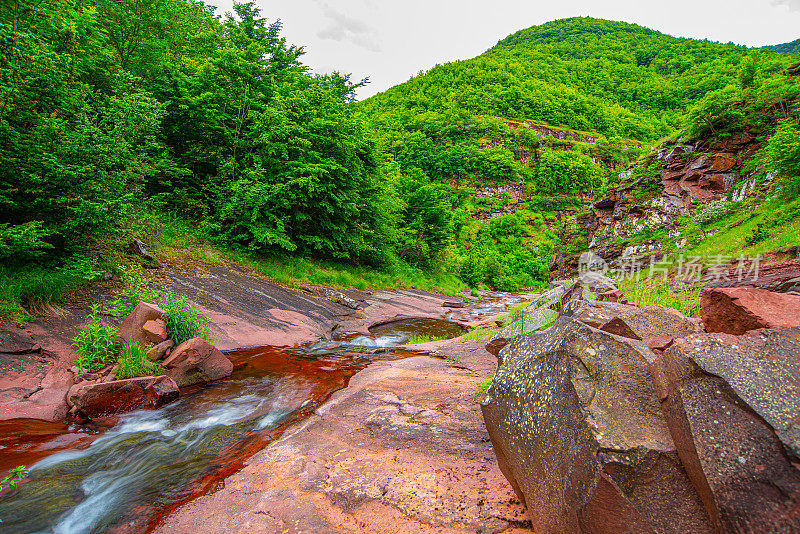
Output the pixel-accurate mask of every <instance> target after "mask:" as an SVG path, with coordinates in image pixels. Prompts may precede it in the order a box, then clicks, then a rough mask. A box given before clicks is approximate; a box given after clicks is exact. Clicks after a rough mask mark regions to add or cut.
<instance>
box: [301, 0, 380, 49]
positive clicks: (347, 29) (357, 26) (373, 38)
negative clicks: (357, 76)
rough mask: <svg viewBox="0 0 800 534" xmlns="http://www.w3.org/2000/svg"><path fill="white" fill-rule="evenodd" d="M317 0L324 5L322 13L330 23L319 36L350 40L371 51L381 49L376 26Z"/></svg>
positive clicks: (317, 0)
mask: <svg viewBox="0 0 800 534" xmlns="http://www.w3.org/2000/svg"><path fill="white" fill-rule="evenodd" d="M315 1H316V3H317V4H318V5H319V6H320V7H322V13H323V14H324V15H325V17H326V18H327V19H328V20H329V24H328V25H327V26H326V27H324V28H323V29H321V30H319V31H318V32H317V37H319V38H320V39H323V40H331V41H339V42H345V41H349V42H351V43H353V44H354V45H356V46H358V47H360V48H363V49H365V50H369V51H370V52H380V51H381V48H380V45H379V44H378V40H377V31H376V30H375V28H373V27H372V26H370V25H369V24H367V23H365V22H364V21H362V20H359V19H357V18H354V17H350V16H348V15H345V14H344V13H342V12H341V11H337V10H336V9H334V8H332V7H331V6H329V5H328V4H326V3H323V2H320V1H319V0H315Z"/></svg>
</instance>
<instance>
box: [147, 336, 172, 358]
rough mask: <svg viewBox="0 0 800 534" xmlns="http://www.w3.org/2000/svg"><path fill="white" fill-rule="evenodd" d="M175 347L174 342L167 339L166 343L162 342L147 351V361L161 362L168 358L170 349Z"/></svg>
mask: <svg viewBox="0 0 800 534" xmlns="http://www.w3.org/2000/svg"><path fill="white" fill-rule="evenodd" d="M174 346H175V342H174V341H172V340H171V339H167V340H166V341H162V342H161V343H159V344H158V345H156V346H155V347H153V348H151V349H150V350H148V351H147V359H148V360H150V361H151V362H155V361H158V360H163V359H165V358H167V357H168V356H169V353H170V349H172V347H174Z"/></svg>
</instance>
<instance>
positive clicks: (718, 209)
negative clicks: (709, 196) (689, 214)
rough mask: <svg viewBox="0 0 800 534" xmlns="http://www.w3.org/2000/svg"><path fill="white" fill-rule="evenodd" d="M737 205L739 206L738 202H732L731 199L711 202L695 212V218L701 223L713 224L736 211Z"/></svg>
mask: <svg viewBox="0 0 800 534" xmlns="http://www.w3.org/2000/svg"><path fill="white" fill-rule="evenodd" d="M737 206H739V203H738V202H731V201H730V200H718V201H716V202H709V203H708V204H706V205H705V206H703V207H702V208H700V209H699V210H698V211H697V213H695V214H694V220H695V222H696V223H697V224H701V225H706V224H711V223H713V222H716V221H719V220H720V219H723V218H725V217H727V216H728V215H730V214H731V213H733V212H734V211H736V208H737Z"/></svg>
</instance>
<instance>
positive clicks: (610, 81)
mask: <svg viewBox="0 0 800 534" xmlns="http://www.w3.org/2000/svg"><path fill="white" fill-rule="evenodd" d="M747 63H755V64H757V65H758V67H759V72H760V73H761V75H763V76H770V75H772V74H774V73H777V72H779V71H781V70H782V69H784V68H786V58H785V57H784V56H782V55H780V54H778V53H777V52H773V51H767V50H763V49H748V48H746V47H743V46H737V45H733V44H719V43H714V42H711V41H698V40H693V39H678V38H675V37H671V36H668V35H664V34H662V33H659V32H656V31H654V30H649V29H647V28H642V27H640V26H636V25H634V24H627V23H624V22H613V21H606V20H600V19H592V18H571V19H564V20H557V21H554V22H548V23H546V24H542V25H540V26H534V27H532V28H529V29H526V30H522V31H519V32H517V33H515V34H514V35H511V36H509V37H507V38H505V39H503V40H501V41H500V42H499V43H498V44H497V45H496V46H495V47H493V48H491V49H490V50H488V51H487V52H485V53H484V54H482V55H480V56H478V57H476V58H474V59H470V60H465V61H457V62H453V63H448V64H445V65H439V66H436V67H434V68H433V69H431V70H430V71H429V72H427V73H424V74H422V75H420V76H417V77H415V78H412V79H411V80H409V81H408V82H406V83H404V84H401V85H398V86H396V87H393V88H392V89H389V90H388V91H386V92H384V93H381V94H380V95H377V96H375V97H373V98H371V99H369V100H368V101H366V102H365V103H364V106H365V108H366V109H368V110H369V111H370V113H371V114H377V115H379V116H380V118H379V119H377V121H378V122H377V123H378V124H380V125H381V126H390V127H391V126H395V125H397V124H409V123H413V122H414V121H413V116H414V115H416V114H419V113H425V112H431V111H433V112H438V113H444V112H446V111H447V110H451V109H461V110H467V111H468V112H470V113H472V114H476V115H493V116H500V117H508V118H528V119H536V120H541V121H544V122H547V123H550V124H554V125H566V126H568V127H570V128H574V129H578V130H594V131H597V132H600V133H602V134H604V135H606V136H608V137H611V136H614V135H617V136H622V137H632V138H635V139H639V140H643V141H647V140H654V139H657V138H659V137H662V136H664V135H668V134H670V133H672V132H673V131H674V130H675V129H676V128H678V127H680V126H681V125H682V123H681V117H682V115H683V113H684V112H685V111H686V110H687V109H688V107H689V106H690V105H691V104H692V103H693V102H694V101H696V100H697V99H699V98H700V97H702V96H703V95H705V94H706V93H707V92H709V91H713V90H716V89H720V88H723V87H725V86H726V85H727V84H729V83H734V82H736V79H737V75H738V73H739V71H740V68H741V67H742V66H743V65H745V64H747Z"/></svg>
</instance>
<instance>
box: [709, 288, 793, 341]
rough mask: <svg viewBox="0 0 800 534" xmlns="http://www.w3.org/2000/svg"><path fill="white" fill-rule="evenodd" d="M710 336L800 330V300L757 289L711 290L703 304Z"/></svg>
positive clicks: (791, 296)
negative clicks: (754, 331) (785, 327)
mask: <svg viewBox="0 0 800 534" xmlns="http://www.w3.org/2000/svg"><path fill="white" fill-rule="evenodd" d="M700 303H701V305H702V308H703V311H702V317H703V323H704V324H705V326H706V331H708V332H725V333H727V334H735V335H741V334H744V333H745V332H747V331H749V330H756V329H758V328H773V327H778V326H800V296H796V295H786V294H783V293H774V292H772V291H767V290H766V289H759V288H753V287H732V288H718V287H714V288H707V289H704V290H703V295H702V297H701V301H700Z"/></svg>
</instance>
